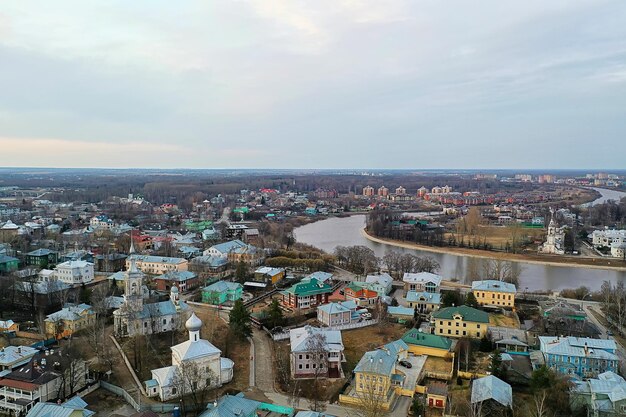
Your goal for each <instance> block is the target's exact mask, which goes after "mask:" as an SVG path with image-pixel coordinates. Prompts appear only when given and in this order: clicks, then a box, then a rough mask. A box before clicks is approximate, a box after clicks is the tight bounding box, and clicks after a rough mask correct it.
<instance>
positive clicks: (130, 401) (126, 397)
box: [100, 381, 141, 411]
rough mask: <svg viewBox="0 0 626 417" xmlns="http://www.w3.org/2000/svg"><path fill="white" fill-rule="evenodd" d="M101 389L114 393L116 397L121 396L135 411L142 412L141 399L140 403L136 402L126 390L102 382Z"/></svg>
mask: <svg viewBox="0 0 626 417" xmlns="http://www.w3.org/2000/svg"><path fill="white" fill-rule="evenodd" d="M100 387H101V388H104V389H105V390H107V391H110V392H112V393H113V394H115V395H119V396H120V397H122V398H124V400H126V402H127V403H128V404H129V405H130V406H131V407H133V408H134V409H135V410H137V411H141V399H139V401H137V400H135V399H134V398H133V396H132V395H130V394H129V393H128V392H127V391H126V390H125V389H124V388H122V387H118V386H117V385H113V384H109V383H108V382H105V381H100Z"/></svg>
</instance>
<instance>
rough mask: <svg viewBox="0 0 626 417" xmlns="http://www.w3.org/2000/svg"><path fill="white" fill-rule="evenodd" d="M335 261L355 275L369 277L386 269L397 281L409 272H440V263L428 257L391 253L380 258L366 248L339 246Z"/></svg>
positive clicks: (336, 250)
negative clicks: (368, 275)
mask: <svg viewBox="0 0 626 417" xmlns="http://www.w3.org/2000/svg"><path fill="white" fill-rule="evenodd" d="M335 259H336V262H337V264H338V265H339V266H340V267H342V268H344V269H347V270H348V271H350V272H353V273H355V274H359V275H367V274H370V273H375V272H380V271H381V270H382V269H383V268H384V269H386V270H387V272H388V273H389V274H390V275H391V276H392V277H394V278H396V279H401V278H402V276H403V275H404V274H405V273H407V272H431V273H435V272H437V271H438V270H439V263H438V262H437V261H435V260H434V259H433V258H431V257H428V256H424V257H420V256H416V255H413V254H410V253H400V252H397V251H389V252H387V253H386V254H385V256H383V257H382V258H379V257H377V256H376V254H375V253H374V251H373V250H371V249H370V248H368V247H365V246H337V248H336V249H335Z"/></svg>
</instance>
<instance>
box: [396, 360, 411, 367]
mask: <svg viewBox="0 0 626 417" xmlns="http://www.w3.org/2000/svg"><path fill="white" fill-rule="evenodd" d="M399 363H400V365H402V366H404V367H405V368H412V367H413V365H411V362H409V361H400V362H399Z"/></svg>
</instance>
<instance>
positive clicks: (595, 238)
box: [591, 229, 626, 248]
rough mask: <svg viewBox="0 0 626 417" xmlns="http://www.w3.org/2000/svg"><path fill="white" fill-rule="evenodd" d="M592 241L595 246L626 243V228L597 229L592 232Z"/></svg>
mask: <svg viewBox="0 0 626 417" xmlns="http://www.w3.org/2000/svg"><path fill="white" fill-rule="evenodd" d="M591 241H592V243H593V246H595V247H601V246H606V247H608V248H610V247H611V246H612V245H613V244H618V245H620V244H623V243H626V230H615V229H612V230H609V229H607V230H595V231H594V232H593V233H591Z"/></svg>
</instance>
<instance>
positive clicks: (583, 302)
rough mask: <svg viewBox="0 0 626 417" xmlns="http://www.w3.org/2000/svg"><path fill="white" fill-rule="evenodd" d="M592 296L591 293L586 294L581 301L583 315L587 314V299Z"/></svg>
mask: <svg viewBox="0 0 626 417" xmlns="http://www.w3.org/2000/svg"><path fill="white" fill-rule="evenodd" d="M590 295H591V292H588V293H587V294H585V295H584V296H583V298H581V299H580V301H581V304H582V309H583V313H584V312H585V297H589V296H590Z"/></svg>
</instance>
